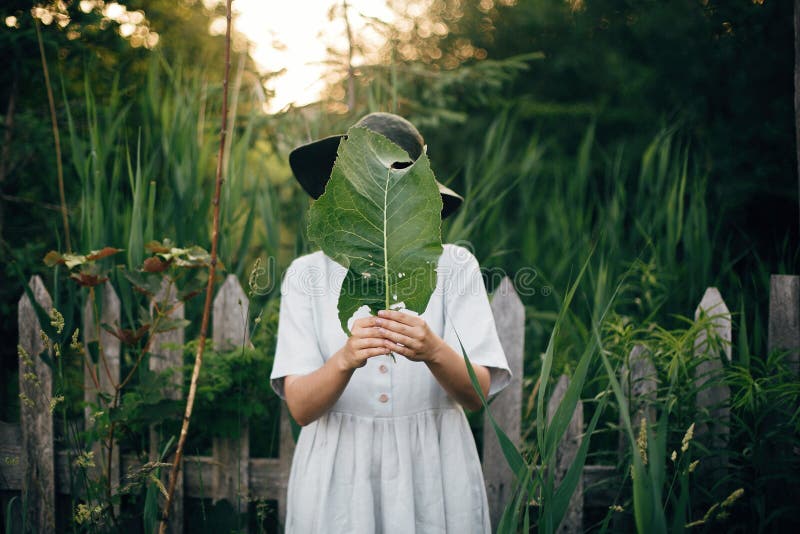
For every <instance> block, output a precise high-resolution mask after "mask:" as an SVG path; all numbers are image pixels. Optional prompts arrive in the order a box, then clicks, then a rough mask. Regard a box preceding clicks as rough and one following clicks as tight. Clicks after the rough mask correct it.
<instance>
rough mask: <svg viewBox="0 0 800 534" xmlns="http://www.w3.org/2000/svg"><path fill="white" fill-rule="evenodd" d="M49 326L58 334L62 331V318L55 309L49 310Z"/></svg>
mask: <svg viewBox="0 0 800 534" xmlns="http://www.w3.org/2000/svg"><path fill="white" fill-rule="evenodd" d="M50 326H52V327H53V328H55V329H56V333H58V334H60V333H61V332H62V331H63V330H64V316H63V315H61V312H59V311H58V310H57V309H55V308H53V309H51V310H50Z"/></svg>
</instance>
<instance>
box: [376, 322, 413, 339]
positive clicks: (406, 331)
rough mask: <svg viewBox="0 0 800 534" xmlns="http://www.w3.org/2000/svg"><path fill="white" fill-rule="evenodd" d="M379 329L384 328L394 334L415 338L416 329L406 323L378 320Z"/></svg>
mask: <svg viewBox="0 0 800 534" xmlns="http://www.w3.org/2000/svg"><path fill="white" fill-rule="evenodd" d="M376 324H377V326H378V328H383V329H385V330H391V331H392V332H397V333H398V334H403V335H406V336H410V337H414V333H415V330H414V327H413V326H409V325H407V324H404V323H398V322H397V321H393V320H391V319H383V318H381V319H378V320H377V321H376Z"/></svg>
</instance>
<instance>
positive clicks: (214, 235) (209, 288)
mask: <svg viewBox="0 0 800 534" xmlns="http://www.w3.org/2000/svg"><path fill="white" fill-rule="evenodd" d="M232 3H233V0H227V6H226V10H225V18H226V27H225V74H224V76H223V79H222V128H221V129H220V132H219V155H218V156H217V176H216V180H215V182H216V183H215V187H214V199H213V201H212V205H213V206H214V215H213V223H212V227H211V262H210V265H209V267H208V284H207V285H206V300H205V303H204V306H203V320H202V322H201V324H200V340H199V343H198V345H197V353H196V354H195V360H194V368H193V369H192V380H191V382H190V384H189V394H188V395H187V397H186V410H185V412H184V415H183V424H182V426H181V433H180V436H179V437H178V446H177V448H176V450H175V461H174V462H173V464H172V470H171V471H170V474H169V489H168V490H167V499H166V503H165V504H164V513H163V514H162V516H161V524H160V525H159V529H158V531H159V534H166V531H167V521H168V520H169V511H170V507H171V505H172V500H173V497H174V495H175V486H176V483H177V481H178V472H179V471H180V467H181V459H182V458H183V447H184V445H185V444H186V437H187V436H188V435H189V423H190V422H191V419H192V408H193V407H194V397H195V395H196V393H197V380H198V378H199V377H200V369H201V367H202V365H203V352H204V351H205V346H206V334H207V332H208V321H209V316H210V315H211V300H212V296H213V293H214V278H215V274H216V267H217V244H218V241H219V199H220V192H221V190H222V170H223V168H222V167H223V160H224V155H225V137H226V133H227V130H228V76H229V73H230V70H231V69H230V67H231V4H232Z"/></svg>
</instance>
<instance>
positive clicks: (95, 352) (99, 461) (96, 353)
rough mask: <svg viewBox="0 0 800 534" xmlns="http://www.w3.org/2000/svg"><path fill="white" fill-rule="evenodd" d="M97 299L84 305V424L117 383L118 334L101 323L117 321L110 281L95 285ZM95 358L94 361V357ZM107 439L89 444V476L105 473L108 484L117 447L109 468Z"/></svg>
mask: <svg viewBox="0 0 800 534" xmlns="http://www.w3.org/2000/svg"><path fill="white" fill-rule="evenodd" d="M97 289H98V290H99V291H98V292H99V296H98V300H99V302H92V301H91V300H87V301H86V304H85V305H84V308H83V346H84V350H85V351H86V357H85V358H84V368H83V387H84V390H83V399H84V401H86V408H85V409H84V419H85V421H86V428H89V427H90V426H91V425H92V423H91V422H92V421H93V420H94V418H95V411H102V410H105V411H107V409H108V408H107V407H106V406H105V405H104V404H103V402H102V401H101V395H100V394H101V393H102V394H103V395H104V396H105V397H106V399H109V398H113V396H114V394H115V393H116V385H117V384H119V376H120V375H119V372H120V367H119V356H120V341H119V338H117V337H115V336H113V335H111V333H110V332H108V331H106V330H105V329H104V328H102V327H100V325H101V324H103V323H105V324H108V325H115V324H116V325H118V324H120V302H119V297H117V293H116V292H115V291H114V288H113V287H111V284H110V283H109V282H106V283H105V284H103V286H101V287H98V288H97ZM95 310H97V311H99V314H100V318H99V320H97V321H96V320H95ZM95 357H96V358H97V361H94V358H95ZM107 448H108V443H100V442H95V443H93V444H92V452H93V453H94V463H95V466H96V467H95V468H93V469H91V471H93V474H92V477H93V478H95V479H96V480H100V478H98V475H99V476H100V477H105V476H106V474H107V473H110V475H111V487H112V488H118V487H119V447H118V446H117V443H114V444H113V448H112V451H111V469H110V470H108V461H109V459H108V450H107Z"/></svg>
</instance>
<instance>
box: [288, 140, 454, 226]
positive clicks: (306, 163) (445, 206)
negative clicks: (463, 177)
mask: <svg viewBox="0 0 800 534" xmlns="http://www.w3.org/2000/svg"><path fill="white" fill-rule="evenodd" d="M344 137H346V136H345V135H344V134H341V135H332V136H330V137H325V138H322V139H319V140H317V141H314V142H312V143H308V144H306V145H302V146H299V147H297V148H295V149H294V150H292V151H291V152H290V153H289V166H290V167H291V168H292V172H293V173H294V176H295V178H297V181H298V182H300V185H301V186H302V187H303V189H304V190H305V192H306V193H308V194H309V195H310V196H311V198H314V199H317V198H319V197H320V196H321V195H322V193H324V192H325V184H327V183H328V179H330V176H331V171H333V164H334V163H335V162H336V153H337V151H338V150H339V143H340V142H341V140H342V139H343V138H344ZM436 185H437V186H438V187H439V193H440V194H441V195H442V219H444V218H446V217H448V216H449V215H451V214H452V213H453V212H454V211H456V210H457V209H458V208H459V206H461V203H462V202H463V201H464V197H462V196H461V195H459V194H458V193H456V192H455V191H453V190H452V189H450V188H449V187H447V186H445V185H443V184H441V183H439V181H438V180H436Z"/></svg>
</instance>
